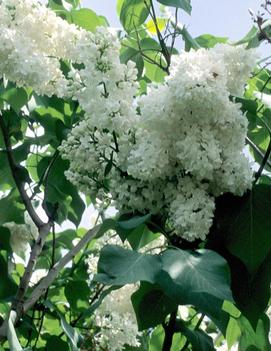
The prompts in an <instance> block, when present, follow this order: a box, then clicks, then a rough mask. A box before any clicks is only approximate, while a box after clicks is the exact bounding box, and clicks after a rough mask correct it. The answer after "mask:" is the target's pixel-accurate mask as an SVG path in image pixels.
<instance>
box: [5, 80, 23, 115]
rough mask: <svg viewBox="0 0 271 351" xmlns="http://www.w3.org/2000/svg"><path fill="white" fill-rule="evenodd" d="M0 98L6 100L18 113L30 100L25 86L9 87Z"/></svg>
mask: <svg viewBox="0 0 271 351" xmlns="http://www.w3.org/2000/svg"><path fill="white" fill-rule="evenodd" d="M0 98H1V99H3V100H5V101H6V102H7V103H8V104H9V105H10V106H11V107H12V109H13V110H14V111H16V113H17V114H18V113H19V112H20V109H21V108H22V107H23V106H24V105H26V104H27V102H28V94H27V91H26V90H25V89H24V88H16V87H8V88H7V89H6V90H5V91H4V92H3V93H2V94H1V95H0Z"/></svg>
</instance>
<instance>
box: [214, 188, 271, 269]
mask: <svg viewBox="0 0 271 351" xmlns="http://www.w3.org/2000/svg"><path fill="white" fill-rule="evenodd" d="M222 201H224V202H225V201H228V203H227V205H226V204H225V205H226V206H230V207H228V208H227V212H225V211H223V212H224V213H223V214H221V216H222V217H221V221H220V227H221V231H222V232H223V236H224V238H225V241H226V246H227V248H228V250H229V251H230V252H231V253H232V254H233V255H235V256H236V257H238V258H240V260H241V261H242V262H243V263H244V264H245V266H246V267H247V269H248V271H249V273H251V274H253V273H256V272H257V270H258V269H259V267H260V265H261V264H262V263H263V261H264V259H265V258H266V257H267V255H268V254H269V252H270V250H271V236H270V234H269V233H270V228H271V216H270V213H269V212H270V208H271V186H269V185H266V184H260V185H257V186H255V187H254V188H253V190H252V191H251V192H249V193H248V194H247V195H245V196H243V197H242V198H238V197H233V196H229V197H228V199H226V197H224V198H223V200H222ZM225 205H224V206H223V208H224V207H226V206H225Z"/></svg>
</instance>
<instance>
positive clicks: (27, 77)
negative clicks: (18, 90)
mask: <svg viewBox="0 0 271 351" xmlns="http://www.w3.org/2000/svg"><path fill="white" fill-rule="evenodd" d="M0 33H1V46H0V76H5V77H6V78H7V79H9V80H11V81H13V82H16V84H17V85H18V86H29V87H31V88H33V89H34V90H35V91H36V93H38V94H41V95H43V94H46V95H49V96H50V95H53V94H56V95H58V96H60V97H62V96H64V95H67V90H68V86H69V81H68V80H67V79H66V78H65V76H64V75H63V73H62V70H61V63H60V59H62V60H74V61H76V58H77V43H78V42H79V41H80V43H82V42H84V41H88V39H87V37H88V34H87V32H85V31H81V30H79V29H78V28H77V27H76V26H75V25H72V24H69V23H68V22H66V21H64V20H62V19H61V18H60V17H58V16H56V14H55V13H54V12H53V11H51V10H50V9H48V8H46V6H44V5H41V4H40V3H39V2H38V1H36V0H2V1H1V2H0Z"/></svg>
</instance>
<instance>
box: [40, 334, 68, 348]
mask: <svg viewBox="0 0 271 351" xmlns="http://www.w3.org/2000/svg"><path fill="white" fill-rule="evenodd" d="M46 349H47V350H57V351H69V349H70V348H69V345H68V344H67V343H66V342H65V341H63V340H61V339H60V338H59V337H58V336H55V335H53V336H50V338H49V339H48V340H47V343H46Z"/></svg>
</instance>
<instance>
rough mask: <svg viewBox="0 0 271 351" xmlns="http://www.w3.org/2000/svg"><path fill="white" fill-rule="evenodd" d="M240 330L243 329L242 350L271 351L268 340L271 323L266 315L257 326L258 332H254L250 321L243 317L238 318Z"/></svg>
mask: <svg viewBox="0 0 271 351" xmlns="http://www.w3.org/2000/svg"><path fill="white" fill-rule="evenodd" d="M237 321H238V324H239V328H240V329H241V338H240V344H239V348H240V350H249V351H250V350H251V351H262V350H266V351H270V350H271V346H270V342H269V340H268V333H269V331H270V321H269V318H268V317H267V316H266V315H263V316H262V317H261V318H260V319H259V321H258V324H257V328H256V330H253V328H252V327H251V325H250V324H249V322H248V320H247V319H246V318H245V317H243V316H241V317H240V318H238V320H237Z"/></svg>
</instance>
